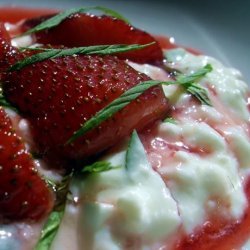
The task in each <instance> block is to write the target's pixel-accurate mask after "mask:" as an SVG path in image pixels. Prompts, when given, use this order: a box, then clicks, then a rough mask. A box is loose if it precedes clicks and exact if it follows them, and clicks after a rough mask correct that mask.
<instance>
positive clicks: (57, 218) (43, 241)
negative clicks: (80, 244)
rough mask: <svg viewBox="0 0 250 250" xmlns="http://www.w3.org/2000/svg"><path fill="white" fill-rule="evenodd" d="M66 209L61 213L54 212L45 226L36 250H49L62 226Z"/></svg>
mask: <svg viewBox="0 0 250 250" xmlns="http://www.w3.org/2000/svg"><path fill="white" fill-rule="evenodd" d="M63 215H64V209H63V210H60V211H52V213H51V214H50V215H49V218H48V220H47V222H46V224H45V225H44V228H43V230H42V233H41V236H40V239H39V241H38V243H37V245H36V246H35V249H34V250H49V249H50V246H51V244H52V242H53V240H54V238H55V236H56V233H57V231H58V228H59V226H60V223H61V220H62V217H63Z"/></svg>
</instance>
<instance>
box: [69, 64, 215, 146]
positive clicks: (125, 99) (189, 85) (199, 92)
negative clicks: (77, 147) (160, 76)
mask: <svg viewBox="0 0 250 250" xmlns="http://www.w3.org/2000/svg"><path fill="white" fill-rule="evenodd" d="M211 70H212V67H211V65H206V66H205V67H203V68H201V69H200V70H198V71H196V72H194V73H193V74H191V75H187V76H179V77H178V78H177V79H176V81H168V82H163V81H154V80H152V81H145V82H141V83H139V84H138V85H136V86H134V87H132V88H131V89H129V90H127V91H126V92H124V93H123V94H122V95H121V96H120V97H118V98H117V99H115V100H114V101H112V102H111V103H110V104H109V105H107V106H106V107H104V108H103V109H101V110H100V111H99V112H97V113H96V114H95V116H93V117H92V118H90V119H89V120H88V121H87V122H85V123H84V124H83V126H82V127H81V128H80V129H79V130H77V131H76V132H75V133H74V134H73V135H72V137H71V138H70V139H69V140H68V141H67V142H66V144H70V143H72V142H73V141H75V140H76V139H77V138H79V137H81V136H83V135H84V134H86V133H87V132H88V131H90V130H92V129H94V128H96V127H97V126H99V125H100V124H101V123H102V122H103V121H105V120H107V119H109V118H110V117H112V116H113V115H114V114H115V113H117V112H118V111H119V110H121V109H122V108H124V107H125V106H127V105H128V104H129V103H130V102H131V101H133V100H135V99H136V98H137V97H138V96H140V95H141V94H142V93H144V92H145V91H146V90H147V89H149V88H151V87H153V86H156V85H159V84H162V85H173V84H179V85H182V86H183V87H184V88H185V89H186V90H187V91H188V92H189V93H191V94H192V95H194V96H195V97H196V98H197V99H198V100H199V101H200V102H201V103H202V104H206V105H210V104H211V102H210V100H209V97H208V95H207V91H206V89H204V88H203V87H201V86H199V85H197V84H195V82H196V81H198V80H199V79H201V78H202V77H204V76H205V75H206V74H207V73H209V72H211ZM197 86H198V88H197Z"/></svg>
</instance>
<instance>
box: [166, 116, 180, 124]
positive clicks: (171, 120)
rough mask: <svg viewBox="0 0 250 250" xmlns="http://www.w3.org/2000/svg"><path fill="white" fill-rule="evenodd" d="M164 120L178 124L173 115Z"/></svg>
mask: <svg viewBox="0 0 250 250" xmlns="http://www.w3.org/2000/svg"><path fill="white" fill-rule="evenodd" d="M163 122H168V123H172V124H177V121H176V120H175V119H174V118H173V117H167V118H166V119H164V121H163Z"/></svg>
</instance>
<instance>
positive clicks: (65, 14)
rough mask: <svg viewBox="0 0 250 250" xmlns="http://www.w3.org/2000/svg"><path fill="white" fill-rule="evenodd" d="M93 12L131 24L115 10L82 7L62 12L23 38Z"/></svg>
mask: <svg viewBox="0 0 250 250" xmlns="http://www.w3.org/2000/svg"><path fill="white" fill-rule="evenodd" d="M91 10H98V11H101V12H102V13H104V14H107V15H110V16H113V17H115V18H118V19H122V20H123V21H125V22H126V23H129V21H128V20H127V19H126V18H125V17H123V16H122V15H121V14H119V13H118V12H116V11H114V10H111V9H108V8H105V7H101V6H94V7H80V8H73V9H69V10H65V11H63V12H60V13H59V14H57V15H55V16H53V17H51V18H49V19H47V20H45V21H44V22H42V23H40V24H38V25H37V26H35V27H33V28H31V29H29V30H28V31H26V32H25V33H23V34H21V36H23V35H28V34H32V33H36V32H39V31H42V30H45V29H51V28H53V27H55V26H57V25H59V24H60V23H61V22H62V21H63V20H65V19H66V18H68V17H69V16H71V15H73V14H76V13H86V12H89V11H91Z"/></svg>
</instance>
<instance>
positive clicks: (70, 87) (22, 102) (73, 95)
mask: <svg viewBox="0 0 250 250" xmlns="http://www.w3.org/2000/svg"><path fill="white" fill-rule="evenodd" d="M6 43H7V42H6V41H5V42H4V41H2V43H1V44H6ZM6 48H7V51H6ZM1 49H2V50H4V52H1V53H2V54H5V55H6V56H5V57H3V58H1V59H0V61H2V62H6V63H7V64H8V65H9V62H10V61H11V62H13V61H14V60H18V58H20V57H22V56H23V55H22V54H21V53H20V52H18V51H16V50H15V49H14V48H10V46H6V45H5V46H2V48H1ZM1 49H0V50H1ZM10 51H11V53H10ZM13 55H14V56H13ZM0 63H1V62H0ZM149 79H150V78H149V77H148V76H146V75H144V74H141V73H139V72H137V71H136V70H134V69H133V68H132V67H130V66H129V65H128V64H126V63H125V62H124V61H122V60H120V59H118V58H117V57H114V56H93V55H92V56H86V55H77V56H66V57H61V58H54V59H49V60H45V61H42V62H38V63H35V64H33V65H29V66H26V67H25V68H23V69H21V70H20V71H16V72H15V71H14V72H5V73H4V74H2V82H3V90H4V95H5V96H6V97H7V98H8V100H9V101H10V102H11V103H12V104H13V105H15V106H16V107H17V108H18V109H19V110H20V111H21V112H22V113H23V115H25V117H27V118H28V119H29V120H30V121H31V124H32V127H33V133H34V136H35V140H36V143H37V145H38V148H39V151H40V153H42V154H44V155H60V156H61V157H63V158H70V159H72V158H73V159H78V158H82V157H88V156H91V155H94V154H96V153H99V152H101V151H103V150H105V149H107V148H108V147H110V146H112V145H114V144H115V143H116V142H117V141H119V140H120V139H121V138H123V137H125V136H127V135H129V134H130V132H131V131H132V130H133V129H135V128H136V129H141V128H143V127H144V126H145V125H147V124H149V123H151V122H153V121H155V120H157V119H161V118H163V117H164V116H165V115H166V112H167V110H168V102H167V100H166V98H165V96H164V93H163V90H162V88H161V87H160V86H156V87H153V88H151V89H149V90H148V91H146V92H145V93H144V94H143V95H141V96H140V97H139V98H137V99H136V100H135V101H133V102H131V103H130V104H129V105H128V106H126V107H125V108H124V109H122V110H121V111H120V112H118V113H116V114H115V115H114V116H113V117H112V118H110V119H108V120H106V121H104V122H103V123H102V124H101V125H100V126H99V127H97V128H95V129H93V130H92V131H89V132H88V133H86V134H85V135H84V136H82V137H80V138H78V139H77V140H76V141H74V142H73V143H72V144H70V145H65V143H66V142H67V140H68V139H69V138H70V137H71V136H72V135H73V133H74V132H75V131H77V130H78V129H79V128H80V127H81V124H82V123H84V122H85V121H87V120H88V119H90V118H91V117H92V116H93V115H95V114H96V112H98V111H99V110H101V109H102V108H104V107H105V106H107V105H108V104H109V103H110V102H112V101H113V100H114V99H116V98H118V97H119V96H120V95H121V94H122V93H124V92H125V91H126V90H128V89H129V88H131V87H133V86H134V85H136V84H138V83H140V82H142V81H146V80H149Z"/></svg>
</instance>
